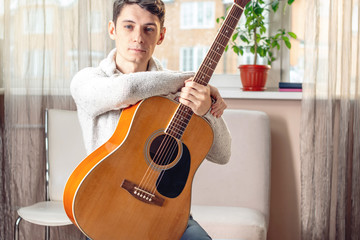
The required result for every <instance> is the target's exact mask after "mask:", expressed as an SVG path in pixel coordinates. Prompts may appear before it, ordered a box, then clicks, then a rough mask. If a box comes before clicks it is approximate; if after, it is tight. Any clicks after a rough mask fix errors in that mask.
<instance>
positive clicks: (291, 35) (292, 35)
mask: <svg viewBox="0 0 360 240" xmlns="http://www.w3.org/2000/svg"><path fill="white" fill-rule="evenodd" d="M288 34H289V36H290V37H292V38H293V39H297V35H296V34H295V33H293V32H288Z"/></svg>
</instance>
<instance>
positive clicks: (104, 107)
mask: <svg viewBox="0 0 360 240" xmlns="http://www.w3.org/2000/svg"><path fill="white" fill-rule="evenodd" d="M192 76H193V73H184V72H173V71H152V72H137V73H131V74H114V75H112V76H107V75H106V74H104V72H103V71H102V70H101V69H99V68H85V69H83V70H81V71H80V72H78V73H77V74H76V75H75V76H74V78H73V79H72V81H71V85H70V90H71V94H72V96H73V98H74V100H75V102H76V105H77V107H78V108H81V110H82V111H84V112H86V113H87V114H88V115H89V116H92V117H95V116H98V115H101V114H103V113H105V112H107V111H110V110H118V109H122V108H126V107H128V106H130V105H133V104H135V103H137V102H138V101H140V100H142V99H145V98H148V97H152V96H156V95H166V94H169V93H173V92H176V91H178V90H179V89H180V88H181V87H182V86H183V85H184V81H185V80H186V79H188V78H190V77H192Z"/></svg>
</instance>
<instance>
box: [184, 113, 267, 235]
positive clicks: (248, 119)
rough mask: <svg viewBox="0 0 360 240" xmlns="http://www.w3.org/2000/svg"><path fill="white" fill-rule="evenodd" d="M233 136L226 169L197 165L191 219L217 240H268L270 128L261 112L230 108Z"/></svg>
mask: <svg viewBox="0 0 360 240" xmlns="http://www.w3.org/2000/svg"><path fill="white" fill-rule="evenodd" d="M224 119H225V121H226V123H227V125H228V127H229V130H230V132H231V135H232V149H231V159H230V162H229V163H228V164H226V165H217V164H214V163H211V162H209V161H204V163H203V164H202V165H201V166H200V167H199V169H198V171H197V173H196V175H195V179H194V183H193V193H192V209H191V212H192V215H193V217H194V219H195V220H197V221H198V222H199V223H200V225H202V226H203V228H204V229H205V230H206V231H207V232H208V233H209V235H210V236H211V237H212V238H213V239H247V240H255V239H256V240H257V239H259V240H260V239H266V235H267V229H268V222H269V195H270V156H271V155H270V145H271V144H270V126H269V118H268V116H267V115H266V114H265V113H263V112H259V111H248V110H226V111H225V113H224Z"/></svg>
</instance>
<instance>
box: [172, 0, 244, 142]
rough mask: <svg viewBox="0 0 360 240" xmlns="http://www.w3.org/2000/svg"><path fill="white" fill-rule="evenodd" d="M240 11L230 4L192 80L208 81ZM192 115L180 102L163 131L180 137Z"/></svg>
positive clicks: (240, 9)
mask: <svg viewBox="0 0 360 240" xmlns="http://www.w3.org/2000/svg"><path fill="white" fill-rule="evenodd" d="M242 12H243V7H241V6H239V5H238V4H236V3H235V4H233V5H232V7H231V9H230V11H229V13H228V15H227V16H226V18H225V20H224V22H223V24H222V26H221V28H220V30H219V31H218V33H217V35H216V37H215V40H214V42H213V44H212V45H211V47H210V49H209V51H208V52H207V54H206V57H205V59H204V60H203V62H202V63H201V65H200V67H199V70H198V71H197V73H196V75H195V76H194V79H193V81H194V82H196V83H199V84H202V85H204V86H206V85H207V84H208V83H209V81H210V78H211V76H212V75H213V73H214V70H215V68H216V66H217V64H218V62H219V60H220V58H221V56H222V54H223V53H224V50H225V47H226V45H227V44H228V42H229V39H230V37H231V36H232V34H233V32H234V30H235V28H236V25H237V23H238V22H239V19H240V17H241V14H242ZM192 115H193V111H192V110H191V108H189V107H187V106H185V105H183V104H180V105H179V107H178V109H177V111H176V113H175V114H174V116H173V119H172V120H171V121H170V123H169V125H168V127H167V129H166V130H165V132H166V133H167V134H169V135H171V136H173V137H175V138H177V139H181V137H182V135H183V133H184V131H185V129H186V127H187V125H188V123H189V121H190V119H191V116H192Z"/></svg>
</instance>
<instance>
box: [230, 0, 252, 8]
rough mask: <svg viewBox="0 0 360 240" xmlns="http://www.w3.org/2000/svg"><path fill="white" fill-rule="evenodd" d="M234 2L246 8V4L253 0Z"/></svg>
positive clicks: (235, 0)
mask: <svg viewBox="0 0 360 240" xmlns="http://www.w3.org/2000/svg"><path fill="white" fill-rule="evenodd" d="M234 2H235V3H236V4H237V5H239V6H240V7H242V8H245V6H246V4H248V3H249V2H251V0H234Z"/></svg>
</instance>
